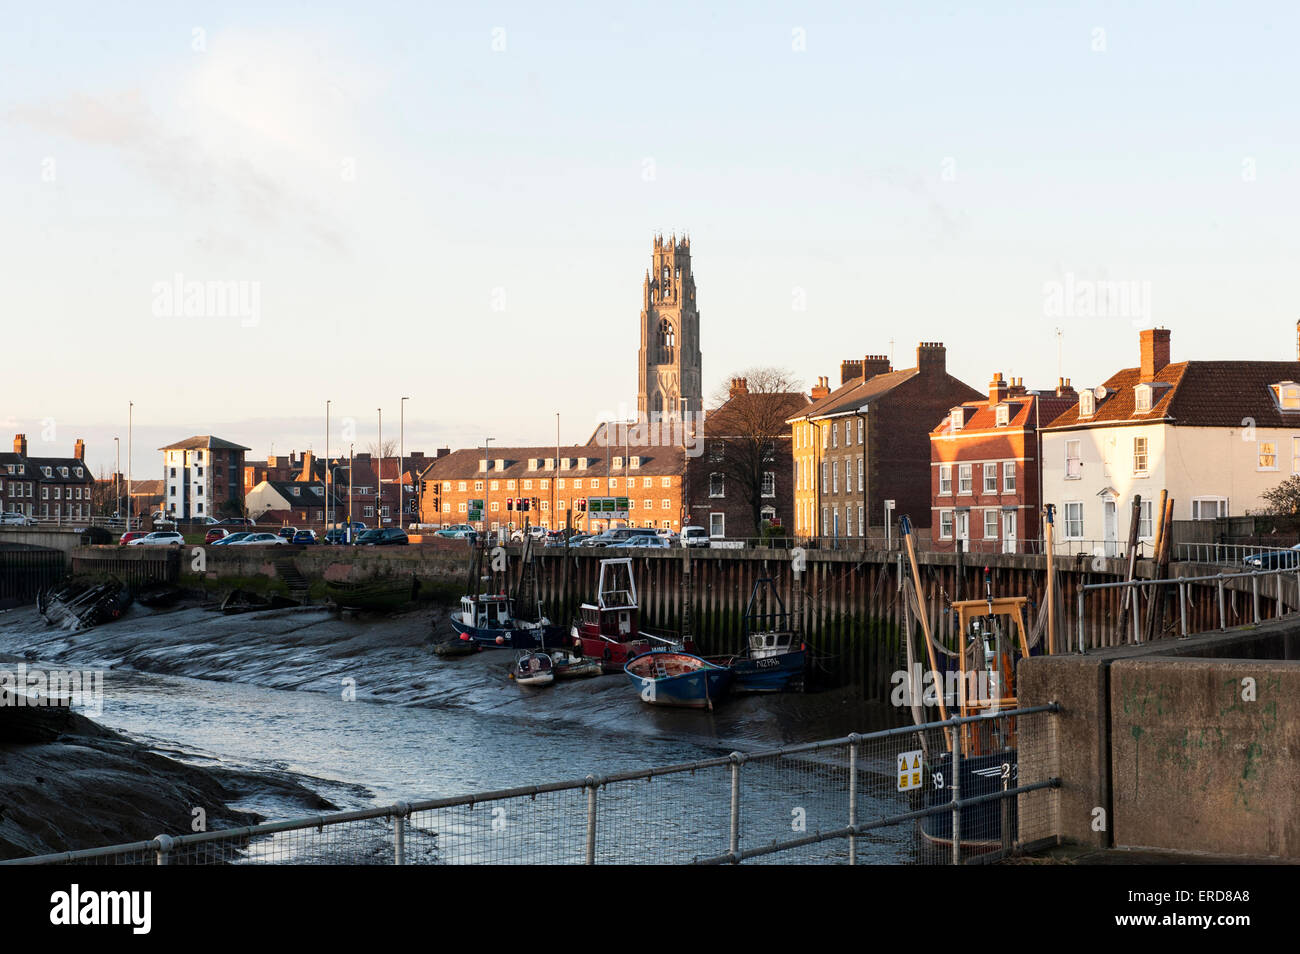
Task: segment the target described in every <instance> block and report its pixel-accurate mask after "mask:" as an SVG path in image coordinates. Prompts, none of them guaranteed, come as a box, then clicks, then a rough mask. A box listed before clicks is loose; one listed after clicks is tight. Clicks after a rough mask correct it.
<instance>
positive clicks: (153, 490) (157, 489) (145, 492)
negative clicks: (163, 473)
mask: <svg viewBox="0 0 1300 954" xmlns="http://www.w3.org/2000/svg"><path fill="white" fill-rule="evenodd" d="M125 483H126V482H125V481H123V485H125ZM166 483H167V482H166V481H164V480H133V481H131V496H133V497H134V496H136V495H137V494H138V495H140V496H144V497H148V496H150V495H156V496H162V494H163V492H164V491H165V490H166Z"/></svg>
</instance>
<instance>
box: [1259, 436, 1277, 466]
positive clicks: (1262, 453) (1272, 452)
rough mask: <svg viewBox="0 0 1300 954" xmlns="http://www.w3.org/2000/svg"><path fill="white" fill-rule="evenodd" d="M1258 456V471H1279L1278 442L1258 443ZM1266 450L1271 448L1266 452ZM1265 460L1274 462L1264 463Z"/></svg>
mask: <svg viewBox="0 0 1300 954" xmlns="http://www.w3.org/2000/svg"><path fill="white" fill-rule="evenodd" d="M1256 447H1257V448H1258V456H1257V457H1256V458H1255V469H1256V470H1257V471H1261V472H1263V471H1270V472H1271V471H1275V470H1277V441H1258V442H1256ZM1265 448H1270V449H1269V450H1267V451H1266V450H1265ZM1265 458H1269V459H1271V460H1272V463H1269V464H1266V463H1264V460H1265Z"/></svg>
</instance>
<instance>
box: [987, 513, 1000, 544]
mask: <svg viewBox="0 0 1300 954" xmlns="http://www.w3.org/2000/svg"><path fill="white" fill-rule="evenodd" d="M1001 513H1002V511H1001V510H996V509H994V508H993V507H989V508H988V509H986V510H985V511H984V539H985V540H996V539H997V538H998V523H999V520H1000V515H1001Z"/></svg>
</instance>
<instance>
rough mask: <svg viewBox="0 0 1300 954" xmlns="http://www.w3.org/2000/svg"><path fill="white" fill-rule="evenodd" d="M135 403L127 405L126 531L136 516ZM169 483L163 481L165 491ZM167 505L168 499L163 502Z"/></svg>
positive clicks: (131, 402) (130, 402) (129, 402)
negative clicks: (133, 468)
mask: <svg viewBox="0 0 1300 954" xmlns="http://www.w3.org/2000/svg"><path fill="white" fill-rule="evenodd" d="M134 428H135V402H134V401H128V402H127V404H126V529H128V530H130V529H131V518H132V517H133V516H134V515H135V499H134V498H133V497H132V496H131V458H132V456H133V451H134V450H135V443H134V434H135V430H134ZM166 488H167V482H166V481H163V490H164V491H166ZM163 502H164V503H166V499H165V498H164V500H163Z"/></svg>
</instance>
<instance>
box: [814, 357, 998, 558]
mask: <svg viewBox="0 0 1300 954" xmlns="http://www.w3.org/2000/svg"><path fill="white" fill-rule="evenodd" d="M828 391H829V393H826V392H828ZM980 397H981V395H980V393H979V392H978V391H976V390H975V389H974V388H972V387H970V386H969V385H967V384H964V383H963V382H961V381H959V380H957V379H956V378H954V377H953V376H952V375H950V374H949V373H948V370H947V349H945V348H944V346H943V345H942V344H941V343H938V342H927V341H923V342H921V344H920V345H918V346H917V349H916V367H914V368H908V369H906V370H900V371H895V370H893V369H892V368H891V367H890V362H889V359H888V358H886V357H885V356H883V355H868V356H867V357H866V358H863V359H862V360H856V359H854V360H849V361H845V362H843V363H842V364H841V365H840V386H839V387H838V388H836V389H834V390H833V391H832V390H830V389H829V385H828V384H827V383H826V380H825V379H824V378H823V379H821V381H820V382H819V386H818V388H815V389H814V391H813V398H814V401H813V404H812V405H811V406H810V407H809V408H808V409H807V410H806V411H805V412H804V413H803V414H800V415H796V416H793V417H791V419H790V420H789V422H788V423H789V424H790V426H791V428H792V432H791V433H792V438H793V454H794V483H795V491H794V509H795V534H796V535H798V536H800V537H805V538H809V537H853V536H863V537H864V536H867V533H868V530H869V529H870V528H873V527H880V528H883V527H884V524H885V519H886V518H885V513H884V509H885V502H886V501H888V500H892V501H894V507H893V512H892V517H893V518H897V517H898V516H901V515H903V514H907V515H909V516H910V517H911V518H912V520H913V521H914V522H915V523H916V525H917V526H918V527H921V526H922V525H923V523H926V522H928V517H929V513H930V469H931V468H930V431H931V430H932V429H933V427H934V425H935V422H936V421H938V420H940V419H941V418H943V416H944V415H945V414H947V413H948V411H949V410H950V409H951V408H953V407H955V406H956V405H958V404H961V403H963V402H965V401H973V400H978V399H979V398H980Z"/></svg>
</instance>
